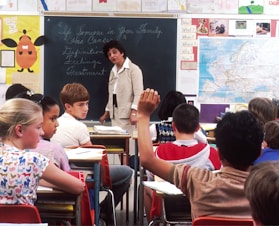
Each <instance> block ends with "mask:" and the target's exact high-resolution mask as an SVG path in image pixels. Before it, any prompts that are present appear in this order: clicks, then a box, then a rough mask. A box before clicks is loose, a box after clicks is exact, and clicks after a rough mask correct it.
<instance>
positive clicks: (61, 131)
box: [50, 112, 90, 147]
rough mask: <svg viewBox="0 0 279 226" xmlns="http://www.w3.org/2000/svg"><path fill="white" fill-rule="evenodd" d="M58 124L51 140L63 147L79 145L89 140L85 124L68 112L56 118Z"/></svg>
mask: <svg viewBox="0 0 279 226" xmlns="http://www.w3.org/2000/svg"><path fill="white" fill-rule="evenodd" d="M58 123H59V126H58V127H57V131H56V133H55V134H54V135H53V137H52V138H51V140H50V141H51V142H55V143H60V144H61V145H62V146H63V147H67V146H80V145H83V144H85V143H87V142H88V141H90V135H89V131H88V128H87V126H86V125H85V124H84V123H83V122H81V121H79V120H77V119H76V118H74V117H73V116H72V115H70V114H68V113H66V112H65V113H64V114H63V115H61V116H60V117H59V118H58Z"/></svg>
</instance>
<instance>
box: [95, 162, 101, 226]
mask: <svg viewBox="0 0 279 226" xmlns="http://www.w3.org/2000/svg"><path fill="white" fill-rule="evenodd" d="M100 186H101V185H100V164H99V162H98V163H94V195H95V197H94V200H95V225H99V214H100V211H99V193H100Z"/></svg>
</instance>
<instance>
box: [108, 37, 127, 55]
mask: <svg viewBox="0 0 279 226" xmlns="http://www.w3.org/2000/svg"><path fill="white" fill-rule="evenodd" d="M113 48H114V49H118V50H119V52H120V53H123V57H124V59H126V51H125V49H124V47H123V46H122V44H121V43H120V42H119V41H117V40H111V41H109V42H107V43H106V44H105V45H104V47H103V53H104V56H105V57H106V58H107V59H108V52H109V50H110V49H113Z"/></svg>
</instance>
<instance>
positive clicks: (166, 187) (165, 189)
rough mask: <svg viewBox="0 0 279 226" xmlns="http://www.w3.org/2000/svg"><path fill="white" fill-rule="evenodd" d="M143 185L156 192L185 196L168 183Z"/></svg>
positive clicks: (146, 183) (151, 182)
mask: <svg viewBox="0 0 279 226" xmlns="http://www.w3.org/2000/svg"><path fill="white" fill-rule="evenodd" d="M143 184H144V185H145V186H147V187H150V188H152V189H154V190H156V191H159V192H162V193H165V194H168V195H181V194H183V193H182V191H181V190H180V189H178V188H177V187H176V186H175V185H174V184H171V183H169V182H167V181H143Z"/></svg>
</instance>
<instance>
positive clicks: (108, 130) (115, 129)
mask: <svg viewBox="0 0 279 226" xmlns="http://www.w3.org/2000/svg"><path fill="white" fill-rule="evenodd" d="M93 133H101V134H102V133H103V134H127V131H126V130H124V129H121V128H120V127H119V126H99V125H96V126H94V127H93Z"/></svg>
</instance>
